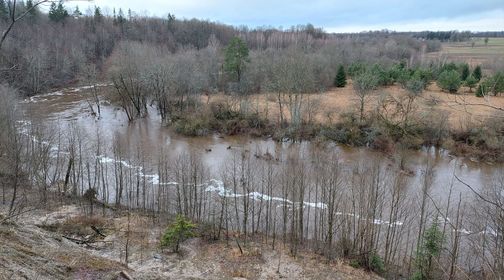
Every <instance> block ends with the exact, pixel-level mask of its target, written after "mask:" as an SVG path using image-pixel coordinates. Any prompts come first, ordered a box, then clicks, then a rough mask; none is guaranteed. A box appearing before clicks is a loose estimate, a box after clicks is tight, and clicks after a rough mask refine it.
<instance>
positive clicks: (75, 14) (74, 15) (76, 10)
mask: <svg viewBox="0 0 504 280" xmlns="http://www.w3.org/2000/svg"><path fill="white" fill-rule="evenodd" d="M72 16H73V17H74V18H78V17H81V16H82V13H81V11H80V10H79V6H75V10H74V11H73V13H72Z"/></svg>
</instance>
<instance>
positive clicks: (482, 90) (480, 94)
mask: <svg viewBox="0 0 504 280" xmlns="http://www.w3.org/2000/svg"><path fill="white" fill-rule="evenodd" d="M485 94H486V89H485V85H482V84H480V85H479V86H478V89H477V90H476V97H484V96H485Z"/></svg>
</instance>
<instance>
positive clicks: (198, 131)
mask: <svg viewBox="0 0 504 280" xmlns="http://www.w3.org/2000/svg"><path fill="white" fill-rule="evenodd" d="M174 127H175V131H176V132H177V133H180V134H183V135H186V136H204V135H207V134H208V133H209V127H210V124H209V121H208V117H207V116H203V115H195V116H187V117H183V118H180V119H179V120H177V121H176V122H175V124H174Z"/></svg>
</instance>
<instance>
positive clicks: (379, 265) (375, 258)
mask: <svg viewBox="0 0 504 280" xmlns="http://www.w3.org/2000/svg"><path fill="white" fill-rule="evenodd" d="M369 266H370V268H371V270H372V271H374V272H377V273H383V272H385V264H384V263H383V260H382V258H381V257H380V256H379V255H378V254H376V253H374V254H372V255H371V260H370V262H369Z"/></svg>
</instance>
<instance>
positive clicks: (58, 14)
mask: <svg viewBox="0 0 504 280" xmlns="http://www.w3.org/2000/svg"><path fill="white" fill-rule="evenodd" d="M68 16H69V15H68V11H67V10H66V9H65V7H64V6H63V1H60V2H59V3H58V5H56V3H54V2H53V3H51V8H50V9H49V19H50V20H52V21H54V22H62V21H64V20H65V19H66V18H67V17H68Z"/></svg>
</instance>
